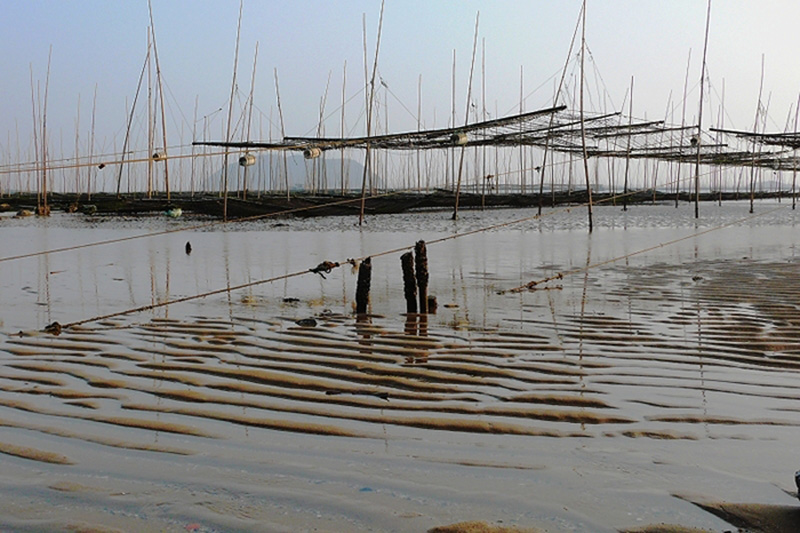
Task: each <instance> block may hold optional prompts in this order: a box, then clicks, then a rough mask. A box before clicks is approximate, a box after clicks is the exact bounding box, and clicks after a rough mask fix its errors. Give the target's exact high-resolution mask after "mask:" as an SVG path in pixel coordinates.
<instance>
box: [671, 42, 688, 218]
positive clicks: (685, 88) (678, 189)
mask: <svg viewBox="0 0 800 533" xmlns="http://www.w3.org/2000/svg"><path fill="white" fill-rule="evenodd" d="M691 64H692V49H691V48H690V49H689V59H687V60H686V76H685V77H684V80H683V102H682V104H681V136H680V141H679V143H678V150H683V132H684V129H683V128H684V126H686V93H687V91H688V89H689V67H690V66H691ZM680 196H681V161H680V160H678V175H677V176H676V178H675V207H678V200H680Z"/></svg>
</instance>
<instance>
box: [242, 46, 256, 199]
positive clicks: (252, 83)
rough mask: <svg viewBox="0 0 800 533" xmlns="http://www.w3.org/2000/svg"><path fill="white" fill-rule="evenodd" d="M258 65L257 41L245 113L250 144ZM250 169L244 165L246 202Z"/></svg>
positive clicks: (244, 197)
mask: <svg viewBox="0 0 800 533" xmlns="http://www.w3.org/2000/svg"><path fill="white" fill-rule="evenodd" d="M257 63H258V41H256V50H255V52H254V53H253V75H252V76H251V77H250V97H249V103H248V104H249V109H248V112H247V132H246V139H247V142H250V126H251V124H252V121H253V98H254V96H253V95H254V93H255V89H256V64H257ZM248 168H250V167H249V165H244V172H243V177H242V200H247V169H248Z"/></svg>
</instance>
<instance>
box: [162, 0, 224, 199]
mask: <svg viewBox="0 0 800 533" xmlns="http://www.w3.org/2000/svg"><path fill="white" fill-rule="evenodd" d="M147 8H148V10H149V12H150V33H152V34H153V57H155V60H156V84H157V85H158V100H159V104H160V107H161V138H162V139H163V142H164V154H163V161H164V189H165V191H166V193H167V201H169V200H170V193H169V160H168V159H167V117H166V107H165V106H164V87H163V85H162V83H161V65H160V63H159V62H158V46H156V27H155V25H154V23H153V8H152V5H151V2H150V0H148V1H147ZM228 140H230V139H228Z"/></svg>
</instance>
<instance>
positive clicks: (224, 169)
mask: <svg viewBox="0 0 800 533" xmlns="http://www.w3.org/2000/svg"><path fill="white" fill-rule="evenodd" d="M243 6H244V0H239V22H238V23H237V25H236V48H235V51H234V54H233V77H232V80H231V97H230V100H229V101H228V127H227V130H226V133H225V141H226V142H228V143H229V142H230V141H231V119H232V116H233V97H234V95H235V92H236V71H237V70H238V67H239V36H240V32H241V29H242V8H243ZM222 190H223V200H222V220H228V147H227V146H226V147H225V152H224V155H223V156H222Z"/></svg>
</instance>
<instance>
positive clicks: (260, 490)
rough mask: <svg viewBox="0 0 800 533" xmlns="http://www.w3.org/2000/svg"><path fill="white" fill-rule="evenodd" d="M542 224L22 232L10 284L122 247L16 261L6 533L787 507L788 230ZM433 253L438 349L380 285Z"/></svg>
mask: <svg viewBox="0 0 800 533" xmlns="http://www.w3.org/2000/svg"><path fill="white" fill-rule="evenodd" d="M533 215H535V211H534V210H498V211H486V212H479V211H466V212H463V213H462V215H461V217H460V219H459V220H458V221H455V222H453V221H451V220H449V214H446V213H417V214H411V215H398V216H386V217H375V218H369V219H368V220H367V224H366V225H365V226H364V227H362V228H358V227H357V226H355V225H354V224H353V223H354V222H355V221H354V220H352V219H346V218H330V219H328V218H324V219H304V220H294V219H290V220H280V221H276V220H264V221H257V222H248V223H241V224H229V225H226V226H224V227H220V226H213V227H203V228H199V227H196V226H198V225H202V224H205V223H207V222H208V221H206V220H200V219H189V218H186V219H183V220H172V219H164V218H160V217H154V218H148V219H129V220H125V219H120V218H108V219H86V218H83V217H82V216H75V215H55V216H53V217H50V218H49V219H34V218H28V219H12V218H8V217H4V218H1V219H0V235H1V236H2V239H1V241H0V242H2V243H3V252H2V257H11V256H16V255H22V254H26V253H30V252H35V251H39V250H44V249H48V250H52V249H56V248H63V247H69V246H76V245H82V244H84V243H92V242H97V241H104V240H113V239H121V238H127V239H128V240H125V241H122V242H117V243H108V244H104V245H101V246H93V247H85V248H80V249H76V250H70V251H63V252H58V253H52V254H48V255H39V256H34V257H29V258H24V259H16V260H11V261H0V294H2V297H3V306H2V310H0V332H2V337H0V365H2V373H1V374H0V375H1V376H2V377H0V424H1V425H2V431H0V472H1V473H0V491H2V494H3V499H2V503H0V516H2V518H0V526H2V527H5V528H13V529H22V530H24V529H31V530H36V529H41V528H48V529H49V528H56V529H59V528H61V529H68V528H69V527H73V526H76V525H78V526H79V525H95V526H97V525H102V526H105V527H111V528H119V529H123V530H130V529H136V530H142V529H152V530H175V531H185V530H187V529H188V530H196V531H230V530H254V531H255V530H264V529H267V530H275V531H283V530H285V531H297V530H304V529H308V530H310V529H314V528H317V529H320V530H329V531H357V530H381V531H383V530H386V531H424V530H426V529H428V528H430V527H433V526H436V525H442V524H448V523H454V522H461V521H465V520H484V521H487V522H490V523H499V522H500V521H502V524H504V525H518V526H522V527H540V528H543V529H547V530H548V531H586V530H592V531H613V530H616V529H620V528H632V527H637V526H643V525H647V524H652V523H662V522H666V523H673V524H682V525H685V526H692V527H698V528H710V529H714V530H722V529H725V528H730V526H728V525H726V524H725V523H724V522H722V521H721V520H720V519H719V518H716V517H714V516H712V515H711V514H709V513H706V512H705V511H703V510H701V509H700V508H698V507H696V506H694V505H692V504H691V503H689V502H688V501H687V499H692V498H693V497H695V496H697V497H703V498H708V499H712V500H724V501H732V502H747V503H769V504H778V505H784V504H785V505H792V502H793V501H796V500H793V497H792V496H791V495H789V494H787V493H786V491H793V490H794V488H793V483H792V475H793V473H794V471H795V470H796V469H797V468H798V464H797V459H796V452H795V449H796V436H797V434H798V428H797V426H798V425H799V424H800V409H798V407H797V400H798V399H800V384H799V383H800V381H798V379H797V378H798V373H800V355H798V354H800V334H798V333H800V318H797V309H798V304H797V302H798V292H800V266H798V263H797V257H796V252H797V244H798V237H797V231H796V226H797V222H798V220H797V214H796V212H795V211H792V210H791V208H790V205H789V204H787V203H783V204H778V203H774V202H769V203H760V204H757V206H756V212H755V215H756V216H755V217H753V216H751V215H749V213H748V205H747V204H745V203H741V204H727V205H724V206H722V207H718V206H712V205H702V206H701V218H700V219H699V220H695V219H694V217H693V207H692V206H688V205H682V206H681V207H680V208H679V209H675V208H674V207H671V206H634V207H631V208H629V210H628V211H627V212H623V211H622V210H621V208H620V207H619V206H616V207H614V206H605V207H601V206H597V207H595V213H594V215H595V220H594V222H595V224H594V225H595V230H594V232H593V233H592V234H588V232H587V231H586V220H585V211H584V209H583V208H577V207H576V208H573V209H570V210H569V211H567V210H557V211H546V212H545V216H544V217H542V218H541V219H535V218H533ZM513 221H521V222H519V223H517V224H509V225H507V226H503V227H497V228H495V229H492V230H490V231H486V232H479V233H474V234H469V232H472V231H475V230H477V229H479V228H483V227H488V226H494V225H500V224H503V223H506V222H513ZM192 227H194V229H187V230H186V231H181V232H175V233H169V234H164V235H158V236H151V237H146V238H132V237H136V236H139V235H145V234H148V233H152V232H161V231H164V230H169V229H181V228H192ZM454 233H459V234H463V237H461V238H456V239H448V240H440V239H445V238H447V237H448V236H450V235H452V234H454ZM419 239H424V240H426V241H427V242H428V255H429V263H430V273H431V280H430V290H431V292H432V293H433V294H435V295H436V296H437V298H438V301H439V309H438V312H437V313H436V314H435V315H430V316H429V317H425V318H426V320H423V318H422V317H417V316H412V317H406V316H405V315H404V314H403V311H404V309H405V303H404V300H403V288H402V278H401V273H400V261H399V255H400V252H396V253H391V254H387V255H379V254H380V253H381V252H384V251H389V250H396V249H402V248H406V247H411V246H413V244H414V242H415V241H417V240H419ZM187 241H188V242H190V243H191V245H192V252H191V254H189V255H187V254H186V253H185V251H184V246H185V244H186V242H187ZM365 256H373V261H372V263H373V274H372V276H373V277H372V292H371V307H370V310H371V316H370V317H369V318H368V319H366V320H362V321H357V320H356V319H355V317H354V316H353V304H352V301H353V299H354V294H355V280H356V275H355V272H354V270H353V269H352V268H351V266H350V265H348V264H346V263H345V261H346V260H347V259H350V258H361V257H365ZM326 260H328V261H337V262H340V263H343V266H342V267H340V268H337V269H334V270H333V271H332V272H330V274H327V275H326V278H323V277H321V276H319V275H317V274H312V273H308V272H307V271H308V269H310V268H313V267H315V266H316V265H318V264H319V263H321V262H322V261H326ZM587 265H588V267H589V268H587ZM287 274H288V275H292V276H291V277H284V276H286V275H287ZM294 274H297V275H294ZM559 274H561V277H560V278H558V275H559ZM276 278H277V279H276ZM551 278H556V279H552V280H551V281H548V282H544V283H540V284H537V285H536V286H535V290H523V291H519V292H515V291H513V289H514V288H517V287H521V286H524V285H526V284H528V283H529V282H532V281H539V280H545V279H551ZM270 280H272V281H270ZM254 282H257V283H256V284H255V285H251V286H248V287H246V288H240V289H236V290H231V291H229V292H228V291H225V290H224V289H226V288H227V287H238V286H240V285H245V284H251V283H254ZM221 289H222V292H219V293H216V294H214V295H211V296H208V297H205V298H200V299H192V300H189V301H185V302H181V303H175V304H173V305H169V306H160V307H156V308H154V309H149V310H142V311H139V312H134V313H130V314H124V315H119V316H111V317H108V318H99V319H98V320H90V319H92V318H95V317H103V316H106V315H114V314H116V313H120V312H123V311H125V310H130V309H136V308H140V307H144V306H150V305H153V304H159V303H161V302H165V301H171V300H176V299H181V298H186V297H191V296H194V295H198V294H203V293H206V292H212V291H220V290H221ZM287 299H291V300H287ZM310 317H314V318H315V320H316V321H317V325H316V326H315V327H301V326H298V325H297V324H296V323H295V321H296V320H299V319H303V318H310ZM53 321H58V322H59V323H61V324H70V323H75V322H82V321H87V322H85V323H83V324H81V325H79V326H74V327H71V328H68V329H67V330H65V331H64V332H63V333H62V334H61V335H60V336H52V335H49V334H44V333H41V332H40V330H41V329H42V328H44V327H45V326H46V325H47V324H49V323H51V322H53ZM677 495H681V496H684V497H686V498H687V499H683V498H678V497H676V496H677Z"/></svg>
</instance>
